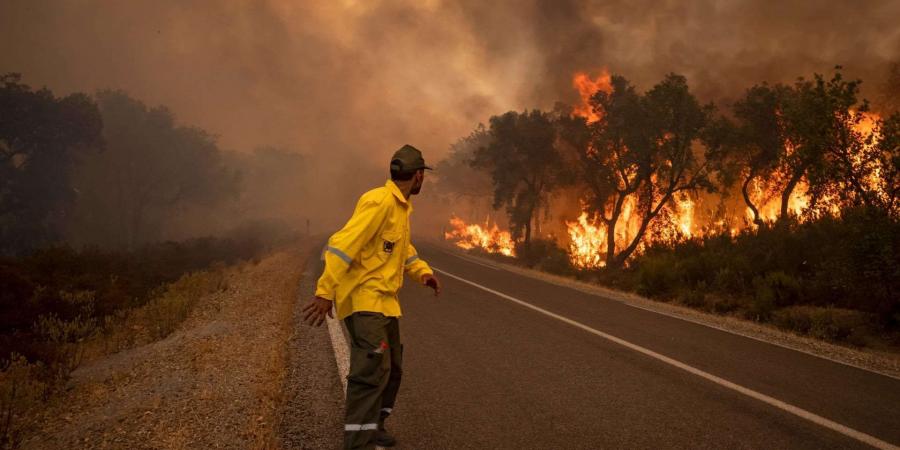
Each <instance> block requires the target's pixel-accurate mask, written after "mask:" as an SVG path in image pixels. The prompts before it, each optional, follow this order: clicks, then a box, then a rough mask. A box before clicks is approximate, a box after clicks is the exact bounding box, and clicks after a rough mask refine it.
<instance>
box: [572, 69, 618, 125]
mask: <svg viewBox="0 0 900 450" xmlns="http://www.w3.org/2000/svg"><path fill="white" fill-rule="evenodd" d="M572 86H574V87H575V89H577V90H578V95H579V96H581V104H580V105H578V106H576V107H575V109H574V111H572V113H573V114H575V115H576V116H581V117H584V118H585V119H587V121H588V123H591V122H596V121H598V120H600V115H599V114H598V112H597V111H595V110H594V108H593V107H591V97H592V96H593V95H594V94H595V93H597V91H603V92H607V93H609V92H612V79H611V77H610V76H609V71H608V70H606V69H601V70H600V74H599V75H597V76H596V77H595V78H593V79H592V78H591V77H590V75H588V74H587V73H585V72H577V73H575V77H574V78H572Z"/></svg>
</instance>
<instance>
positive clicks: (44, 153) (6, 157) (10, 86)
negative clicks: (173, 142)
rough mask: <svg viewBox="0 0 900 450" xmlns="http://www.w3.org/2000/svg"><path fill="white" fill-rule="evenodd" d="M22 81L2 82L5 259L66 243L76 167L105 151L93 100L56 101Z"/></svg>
mask: <svg viewBox="0 0 900 450" xmlns="http://www.w3.org/2000/svg"><path fill="white" fill-rule="evenodd" d="M19 81H20V77H19V75H18V74H7V75H2V76H0V255H3V254H6V255H12V254H18V253H22V252H25V251H28V250H30V249H31V248H34V247H35V246H37V245H43V244H47V243H52V242H56V241H58V240H59V239H61V237H62V234H63V232H64V231H65V225H66V223H65V218H66V217H68V215H69V214H70V213H71V211H72V207H73V204H74V202H75V200H76V192H75V191H74V190H73V189H72V186H71V180H70V178H71V177H70V174H71V172H72V169H73V166H74V165H75V163H76V161H77V160H78V159H80V158H82V157H85V156H87V155H89V154H91V153H92V152H93V151H95V150H97V149H98V148H99V147H101V146H102V139H101V134H100V133H101V129H102V122H101V119H100V113H99V111H98V110H97V106H96V105H95V104H94V102H93V100H91V99H90V98H89V97H88V96H86V95H84V94H72V95H69V96H67V97H55V96H54V95H53V93H52V92H50V91H49V90H47V89H40V90H36V91H35V90H32V89H31V88H30V87H28V86H27V85H24V84H21V83H20V82H19Z"/></svg>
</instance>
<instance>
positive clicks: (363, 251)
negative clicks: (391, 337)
mask: <svg viewBox="0 0 900 450" xmlns="http://www.w3.org/2000/svg"><path fill="white" fill-rule="evenodd" d="M410 213H412V204H411V203H410V202H409V201H408V200H407V199H406V198H405V197H403V193H401V192H400V189H399V188H398V187H397V185H396V184H394V182H393V181H391V180H388V182H387V183H385V185H384V186H383V187H379V188H375V189H372V190H371V191H369V192H366V193H365V194H363V195H362V197H360V198H359V202H357V204H356V209H355V210H354V211H353V216H352V217H350V220H349V221H348V222H347V224H346V225H344V228H342V229H341V230H340V231H338V232H337V233H334V234H333V235H332V236H331V238H329V239H328V245H327V246H326V247H325V271H324V272H323V273H322V276H321V277H320V278H319V282H318V284H317V285H316V296H318V297H323V298H327V299H329V300H334V301H335V309H336V310H337V316H338V319H343V318H345V317H347V316H349V315H350V314H353V313H354V312H357V311H371V312H379V313H382V314H384V315H385V316H389V317H400V315H401V314H400V302H399V301H398V300H397V291H399V290H400V286H402V285H403V273H404V272H407V273H409V275H410V276H411V277H413V279H415V280H416V281H422V277H423V276H424V275H426V274H431V273H432V271H431V268H430V267H428V264H427V263H425V261H422V260H421V259H419V256H418V254H417V253H416V249H415V247H413V246H412V243H410V240H409V215H410Z"/></svg>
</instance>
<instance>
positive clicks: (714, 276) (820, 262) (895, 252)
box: [619, 207, 900, 342]
mask: <svg viewBox="0 0 900 450" xmlns="http://www.w3.org/2000/svg"><path fill="white" fill-rule="evenodd" d="M619 273H620V274H621V276H620V279H622V280H625V282H624V283H623V286H624V287H627V288H630V289H634V290H635V291H637V292H638V293H640V294H642V295H646V296H649V297H653V298H658V299H662V300H667V299H670V298H677V299H678V300H679V302H681V303H683V304H686V305H688V306H692V307H697V308H701V309H707V310H712V311H717V312H735V313H739V314H741V315H743V316H745V317H748V318H751V319H753V320H759V321H764V322H765V321H772V322H773V323H776V324H778V325H779V326H783V327H786V328H791V329H795V330H797V331H799V332H803V333H809V334H811V335H814V336H817V337H822V338H826V339H833V340H850V341H852V342H865V341H866V338H864V337H861V336H865V335H878V333H880V332H882V331H883V332H885V333H887V335H890V334H892V333H897V332H900V320H898V319H900V297H898V296H897V295H896V292H900V221H898V220H897V219H896V218H894V217H891V216H890V215H888V214H887V213H886V212H885V211H883V210H881V209H869V208H864V207H860V208H852V209H848V210H846V211H845V212H844V215H843V216H842V217H840V218H833V217H825V218H823V219H820V220H817V221H811V222H807V223H801V224H798V223H789V224H788V225H786V226H774V227H767V226H763V227H761V228H759V229H758V230H756V231H745V232H744V233H742V234H740V235H738V236H736V237H734V238H732V237H731V236H728V235H727V234H724V235H720V236H710V237H706V238H704V239H702V240H693V241H687V242H681V243H674V244H667V245H657V246H653V247H651V248H649V249H648V250H647V251H646V252H645V253H644V254H642V255H640V256H638V257H636V258H635V259H634V260H633V261H632V262H631V264H630V265H629V266H628V268H627V269H626V270H624V271H621V272H619ZM798 306H803V307H808V308H807V309H804V308H800V309H796V307H798ZM822 311H825V312H822ZM846 311H851V312H853V313H852V314H851V313H848V312H846ZM813 312H815V313H813ZM861 323H862V324H864V325H865V326H863V325H860V324H861ZM848 330H849V331H848ZM854 330H855V331H854ZM879 330H881V331H879Z"/></svg>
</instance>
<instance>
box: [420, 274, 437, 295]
mask: <svg viewBox="0 0 900 450" xmlns="http://www.w3.org/2000/svg"><path fill="white" fill-rule="evenodd" d="M422 284H424V285H425V286H428V287H430V288H432V289H434V296H435V297H437V296H438V295H441V282H440V281H438V279H437V277H435V276H434V275H432V274H430V273H429V274H426V275H424V276H422Z"/></svg>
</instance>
